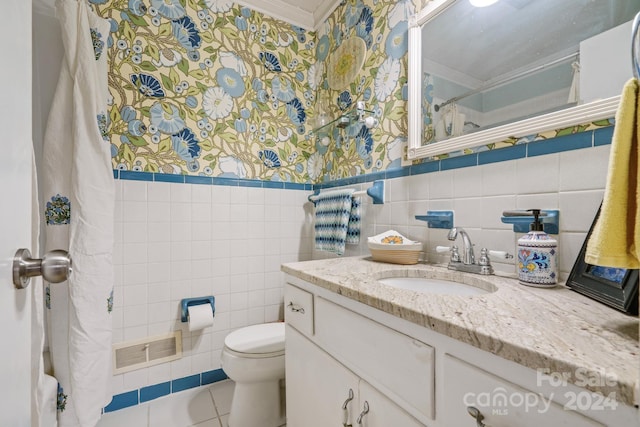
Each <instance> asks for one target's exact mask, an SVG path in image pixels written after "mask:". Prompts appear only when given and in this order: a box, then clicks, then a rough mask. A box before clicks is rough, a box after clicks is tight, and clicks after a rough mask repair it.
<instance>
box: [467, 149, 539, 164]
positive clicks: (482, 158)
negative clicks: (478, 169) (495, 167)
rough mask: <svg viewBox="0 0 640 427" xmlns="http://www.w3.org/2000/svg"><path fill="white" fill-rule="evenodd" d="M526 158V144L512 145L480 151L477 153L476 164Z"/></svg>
mask: <svg viewBox="0 0 640 427" xmlns="http://www.w3.org/2000/svg"><path fill="white" fill-rule="evenodd" d="M526 156H527V144H519V145H514V146H513V147H505V148H500V149H497V150H489V151H482V152H480V153H478V164H479V165H486V164H489V163H498V162H506V161H507V160H516V159H522V158H524V157H526Z"/></svg>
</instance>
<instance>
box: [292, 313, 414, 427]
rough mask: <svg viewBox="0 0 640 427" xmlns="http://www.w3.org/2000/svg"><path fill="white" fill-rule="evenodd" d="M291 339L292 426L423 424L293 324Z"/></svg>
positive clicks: (397, 426) (404, 426)
mask: <svg viewBox="0 0 640 427" xmlns="http://www.w3.org/2000/svg"><path fill="white" fill-rule="evenodd" d="M286 337H287V339H286V352H287V354H289V353H291V354H294V355H296V356H295V357H287V358H286V372H287V426H289V427H296V426H298V427H327V426H336V427H338V426H354V427H364V426H366V427H420V426H422V425H423V424H421V423H419V422H418V421H417V420H416V419H414V418H413V417H411V416H409V414H407V413H406V412H404V411H403V410H402V409H401V408H399V407H398V406H397V405H396V404H394V403H393V402H392V401H391V400H390V399H388V398H387V397H386V396H384V395H383V394H382V393H380V392H379V391H377V390H376V389H375V388H373V387H372V386H371V385H369V384H368V383H367V382H366V381H364V380H362V379H360V378H359V377H358V376H357V375H355V374H354V373H353V372H351V371H350V370H349V369H347V368H346V367H345V366H344V365H342V364H341V363H339V362H338V361H337V360H335V359H334V358H333V357H331V356H330V355H329V354H327V353H326V352H325V351H324V350H322V349H320V348H319V347H317V346H316V345H315V344H313V343H312V342H311V341H310V340H308V339H307V338H305V337H304V335H302V334H301V333H300V332H298V331H297V330H296V329H295V328H293V327H292V326H290V325H287V329H286Z"/></svg>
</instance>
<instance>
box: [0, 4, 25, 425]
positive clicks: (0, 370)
mask: <svg viewBox="0 0 640 427" xmlns="http://www.w3.org/2000/svg"><path fill="white" fill-rule="evenodd" d="M2 13H3V18H4V19H3V23H2V25H0V55H1V56H2V61H1V63H0V82H1V84H2V95H1V96H0V129H1V131H0V138H1V141H0V150H1V152H0V331H1V332H0V342H1V343H2V350H1V351H0V379H1V380H2V384H1V386H0V425H2V426H12V427H22V426H25V427H26V426H30V425H31V421H30V386H31V369H30V367H31V351H30V344H31V291H32V289H30V288H28V289H27V290H16V289H15V288H14V286H13V283H12V280H11V261H12V259H13V255H14V253H15V252H16V250H17V249H18V248H28V249H30V250H31V152H32V142H31V2H30V1H24V0H3V2H2Z"/></svg>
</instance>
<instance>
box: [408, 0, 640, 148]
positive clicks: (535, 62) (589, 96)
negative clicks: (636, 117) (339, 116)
mask: <svg viewBox="0 0 640 427" xmlns="http://www.w3.org/2000/svg"><path fill="white" fill-rule="evenodd" d="M639 10H640V0H597V1H594V0H562V1H558V0H533V1H532V0H500V1H498V2H497V3H495V4H493V5H491V6H489V7H482V8H479V7H474V6H472V5H471V3H470V1H469V0H436V1H433V2H431V3H430V4H428V5H427V7H426V8H425V11H426V12H424V11H423V13H422V14H421V15H419V16H418V21H417V22H416V28H415V29H414V28H412V29H410V33H409V37H410V54H409V55H410V56H409V62H410V65H409V67H410V83H409V84H410V85H411V84H412V83H414V84H415V83H417V84H415V86H414V87H416V86H420V89H419V90H411V88H410V94H412V95H414V96H415V95H417V94H419V95H420V98H419V100H417V102H416V100H415V99H414V100H413V102H412V101H411V100H410V105H409V109H410V115H409V117H410V118H409V120H410V124H409V125H410V128H411V127H412V124H411V120H416V119H417V120H419V125H418V126H414V127H413V129H414V130H415V131H417V132H415V133H414V134H413V135H410V141H409V144H410V151H409V156H410V158H411V157H419V156H418V155H416V150H413V151H412V150H411V148H414V149H415V148H419V147H421V146H425V145H437V144H434V143H439V142H441V141H445V140H451V139H455V138H458V137H463V138H464V135H467V136H468V135H470V134H476V133H478V134H482V135H487V137H488V138H493V140H486V142H484V141H483V139H482V138H480V139H475V140H473V142H470V143H462V145H458V146H455V145H448V146H450V147H456V148H467V147H470V146H478V145H482V143H483V142H484V143H486V144H488V143H491V142H497V140H496V138H502V139H504V138H505V137H512V136H517V135H515V133H509V132H512V131H514V130H515V128H513V126H511V127H509V130H508V131H505V132H507V133H506V134H505V133H504V132H495V130H499V129H502V128H504V126H505V125H509V124H512V123H516V122H518V123H519V122H521V121H522V120H525V121H526V120H527V119H533V118H535V117H540V116H541V115H550V117H556V116H557V114H556V115H554V114H553V113H554V112H558V111H560V110H564V109H567V108H569V107H575V106H579V105H584V104H586V103H591V102H592V101H598V100H601V99H606V98H610V97H615V96H617V95H619V94H620V90H621V89H622V86H623V85H624V83H625V82H626V80H628V79H629V78H630V77H631V66H630V62H631V61H630V56H629V55H630V53H629V52H630V34H631V21H632V20H633V17H634V15H635V14H636V13H637V12H638V11H639ZM417 38H419V39H420V40H416V39H417ZM416 45H417V46H420V47H421V49H420V51H418V50H417V49H416V48H415V46H416ZM411 46H413V47H414V50H412V49H411ZM418 52H419V53H418ZM416 56H419V58H416ZM412 64H413V65H412ZM610 104H613V105H614V107H613V111H614V112H615V106H616V105H617V103H610ZM416 107H417V111H416ZM412 109H413V114H412ZM609 109H610V108H609ZM601 114H605V115H604V116H603V117H601V118H608V117H612V116H613V114H612V113H611V112H610V111H608V112H603V113H601ZM606 114H609V115H608V116H607V115H606ZM543 117H547V116H543ZM529 121H531V120H529ZM548 123H552V121H548ZM563 123H564V122H563ZM578 123H580V122H579V121H578V122H575V123H573V124H578ZM534 127H535V126H534ZM531 129H532V128H531V126H530V127H529V128H527V129H526V131H529V132H530V130H531ZM485 130H493V131H491V132H490V133H487V132H485V133H482V132H481V131H485ZM498 140H499V139H498ZM443 146H444V144H443ZM437 151H438V150H436V149H430V150H428V154H435V153H436V152H437ZM417 152H418V154H419V152H420V150H417ZM422 152H425V153H426V152H427V150H422ZM439 152H440V153H444V152H446V151H442V150H440V151H439ZM412 154H413V155H412Z"/></svg>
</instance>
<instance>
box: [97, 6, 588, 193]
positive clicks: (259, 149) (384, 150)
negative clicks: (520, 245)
mask: <svg viewBox="0 0 640 427" xmlns="http://www.w3.org/2000/svg"><path fill="white" fill-rule="evenodd" d="M89 2H90V3H92V4H93V5H94V8H95V10H96V11H97V13H98V14H99V15H101V16H102V17H104V18H106V19H108V20H109V21H110V23H111V30H110V34H109V37H108V40H107V43H106V45H105V46H103V45H100V44H98V46H96V55H98V51H100V52H105V51H106V53H107V54H108V58H109V61H108V64H109V73H108V78H109V87H110V92H111V99H110V110H109V112H108V117H107V120H106V122H105V121H101V122H100V123H101V124H105V125H106V127H107V129H108V130H107V131H106V132H104V134H105V135H106V136H108V137H109V139H110V141H111V154H112V161H113V166H114V169H118V170H133V171H147V172H160V173H170V174H185V175H187V174H188V175H202V176H215V177H228V178H247V179H258V180H266V181H288V182H297V183H306V182H311V183H317V182H323V181H331V180H335V179H340V178H345V177H352V176H357V175H362V174H368V173H374V172H378V171H382V170H385V169H388V168H397V167H401V166H403V165H406V164H407V162H406V160H405V158H406V156H405V150H406V141H407V93H408V87H407V44H408V43H407V42H408V40H407V38H408V37H407V34H408V33H407V22H408V19H409V17H411V16H412V15H413V14H414V13H415V11H416V10H419V9H420V8H421V7H423V6H424V4H425V3H426V1H425V0H397V1H396V0H343V1H342V3H341V4H340V5H339V6H338V7H337V9H336V10H335V11H334V12H333V14H331V16H330V17H329V18H328V19H327V20H326V21H325V22H324V23H322V24H321V25H320V26H319V28H318V30H317V32H309V31H305V30H304V29H302V28H299V27H296V26H292V25H290V24H287V23H285V22H283V21H280V20H278V19H274V18H271V17H269V16H266V15H264V14H262V13H260V12H257V11H254V10H252V9H250V8H247V7H243V6H241V5H238V4H235V3H233V2H231V1H229V0H145V1H143V0H89ZM97 36H98V35H97V34H96V35H94V38H95V37H97ZM353 37H359V38H361V39H362V40H364V42H365V45H366V55H365V63H364V66H363V67H362V69H361V71H360V72H359V74H358V75H357V76H356V77H355V78H354V79H353V81H352V82H351V83H350V84H348V86H347V87H345V88H341V89H340V90H332V89H330V88H329V85H328V79H327V75H328V73H329V72H331V71H330V60H331V52H333V51H335V50H336V49H337V48H338V47H339V46H340V45H341V44H342V43H343V42H344V41H345V40H347V39H349V38H353ZM321 97H322V98H323V99H330V100H331V102H330V105H329V111H328V113H329V114H330V116H331V117H333V118H337V117H338V116H339V115H340V114H341V113H342V112H343V111H346V110H348V109H350V108H353V106H354V105H355V103H356V102H357V101H364V102H365V106H366V108H367V109H368V110H371V111H373V115H374V117H375V118H377V119H378V121H379V124H378V125H377V126H376V127H374V128H372V129H364V128H363V126H362V124H361V123H357V122H356V123H352V124H351V125H350V126H347V127H346V128H344V129H337V128H335V129H333V130H332V131H330V132H328V134H324V135H320V134H317V135H316V134H314V132H313V128H314V125H315V122H316V120H315V118H316V100H317V99H319V98H321ZM427 120H429V119H427ZM584 126H586V127H585V128H584V129H583V127H584ZM584 126H582V127H580V126H578V127H577V128H572V129H569V130H561V131H558V132H556V133H562V132H573V131H576V132H579V131H583V130H590V129H592V128H593V127H594V126H596V127H597V126H598V125H596V124H587V125H584ZM549 136H551V134H548V133H547V134H541V135H531V136H529V137H527V138H521V139H520V140H511V139H510V140H506V141H503V142H500V143H497V144H491V145H489V146H482V147H477V148H474V149H473V150H465V151H462V152H458V153H451V154H447V155H443V156H440V158H444V157H448V156H453V155H460V154H466V153H469V152H475V151H481V150H488V149H495V148H501V147H506V146H510V145H514V144H518V143H522V142H527V141H528V140H531V139H544V138H547V137H549Z"/></svg>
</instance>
